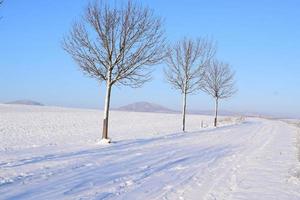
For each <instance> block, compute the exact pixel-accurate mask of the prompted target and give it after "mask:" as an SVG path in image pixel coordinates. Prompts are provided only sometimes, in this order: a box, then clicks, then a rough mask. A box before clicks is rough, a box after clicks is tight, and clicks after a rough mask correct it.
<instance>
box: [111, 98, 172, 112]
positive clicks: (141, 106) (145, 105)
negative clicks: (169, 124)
mask: <svg viewBox="0 0 300 200" xmlns="http://www.w3.org/2000/svg"><path fill="white" fill-rule="evenodd" d="M115 110H120V111H132V112H156V113H176V112H177V111H175V110H172V109H169V108H166V107H164V106H162V105H159V104H155V103H149V102H144V101H142V102H135V103H132V104H128V105H125V106H121V107H119V108H117V109H115Z"/></svg>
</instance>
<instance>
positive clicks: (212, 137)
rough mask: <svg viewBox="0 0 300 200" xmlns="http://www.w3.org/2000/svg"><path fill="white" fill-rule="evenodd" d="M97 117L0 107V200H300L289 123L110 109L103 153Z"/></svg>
mask: <svg viewBox="0 0 300 200" xmlns="http://www.w3.org/2000/svg"><path fill="white" fill-rule="evenodd" d="M101 116H102V113H101V112H98V111H94V110H79V109H62V108H49V107H24V106H7V105H0V147H1V148H0V199H130V200H131V199H151V200H152V199H172V200H173V199H207V200H210V199H211V200H213V199H254V200H259V199H270V200H273V199H280V200H282V199H287V200H290V199H291V200H293V199H295V200H296V199H297V200H299V199H300V165H299V160H298V157H299V154H298V153H299V152H298V150H299V149H297V147H298V145H299V144H297V138H299V135H300V131H299V128H298V127H297V126H295V125H293V124H289V123H285V122H282V121H278V120H276V121H272V120H266V119H255V118H249V119H246V120H245V121H243V122H238V121H239V120H238V119H237V118H232V119H229V118H223V119H222V120H223V127H220V128H217V129H213V128H210V127H206V128H203V129H201V127H200V126H201V121H203V122H204V125H208V124H210V123H209V122H211V121H212V118H211V117H206V116H197V115H191V116H188V119H187V120H188V124H187V127H188V133H181V132H180V131H179V130H180V115H176V114H150V113H126V112H112V115H111V119H112V120H111V133H112V134H111V136H112V138H113V139H114V141H116V142H115V143H113V144H110V145H107V146H99V145H96V144H95V142H96V140H97V138H98V137H99V131H100V130H101V125H99V124H101V123H100V120H99V118H100V119H101ZM297 155H298V156H297Z"/></svg>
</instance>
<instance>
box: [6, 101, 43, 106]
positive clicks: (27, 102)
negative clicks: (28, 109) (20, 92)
mask: <svg viewBox="0 0 300 200" xmlns="http://www.w3.org/2000/svg"><path fill="white" fill-rule="evenodd" d="M5 104H19V105H31V106H44V104H42V103H40V102H37V101H32V100H17V101H11V102H7V103H5Z"/></svg>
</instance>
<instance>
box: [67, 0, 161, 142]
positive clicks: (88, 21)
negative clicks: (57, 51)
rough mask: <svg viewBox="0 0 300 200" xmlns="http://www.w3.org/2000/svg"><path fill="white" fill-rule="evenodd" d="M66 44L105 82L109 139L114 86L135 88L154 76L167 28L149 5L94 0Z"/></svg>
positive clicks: (87, 69) (87, 71)
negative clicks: (110, 110) (114, 3)
mask: <svg viewBox="0 0 300 200" xmlns="http://www.w3.org/2000/svg"><path fill="white" fill-rule="evenodd" d="M63 48H64V49H65V50H66V51H67V52H68V53H69V54H70V55H71V56H72V58H73V59H74V60H75V61H76V62H77V64H78V65H79V67H80V69H81V70H82V71H83V72H84V73H85V74H86V75H88V76H90V77H92V78H95V79H97V80H98V81H100V82H102V81H104V82H105V83H106V97H105V105H104V119H103V134H102V139H106V140H108V139H109V138H108V119H109V109H110V97H111V90H112V86H113V85H117V84H118V85H125V86H131V87H133V88H136V87H140V86H142V85H143V84H144V83H145V82H147V81H149V80H150V79H151V72H152V68H151V66H153V65H155V64H157V63H159V62H160V61H161V60H162V59H163V57H164V55H165V38H164V30H163V28H162V24H161V19H160V18H159V17H156V16H155V15H154V13H153V11H152V10H151V9H149V8H147V7H142V6H141V5H138V4H136V3H134V2H131V1H128V2H127V3H126V4H125V5H122V6H114V7H112V6H111V5H109V4H108V3H103V2H97V1H95V2H94V3H91V4H89V5H88V7H87V9H86V13H85V15H84V17H83V20H82V21H80V22H77V23H75V24H74V25H73V27H72V30H71V31H70V33H69V36H67V37H65V38H64V40H63Z"/></svg>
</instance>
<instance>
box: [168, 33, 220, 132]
mask: <svg viewBox="0 0 300 200" xmlns="http://www.w3.org/2000/svg"><path fill="white" fill-rule="evenodd" d="M215 52H216V48H215V44H214V43H213V42H212V41H210V40H208V39H203V38H199V39H196V40H192V39H186V38H185V39H183V40H182V41H179V42H177V43H176V44H175V45H174V46H172V47H171V48H169V51H168V53H167V56H166V64H167V68H166V69H165V77H166V79H167V81H168V82H169V83H170V84H171V85H172V87H173V88H174V89H177V90H179V91H180V92H181V94H182V97H183V107H182V130H183V131H185V115H186V104H187V103H186V102H187V95H188V94H191V93H194V92H196V91H197V90H199V89H201V87H202V83H203V77H204V72H205V68H206V66H207V65H208V64H209V61H210V60H211V59H212V58H213V56H214V55H215Z"/></svg>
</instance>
